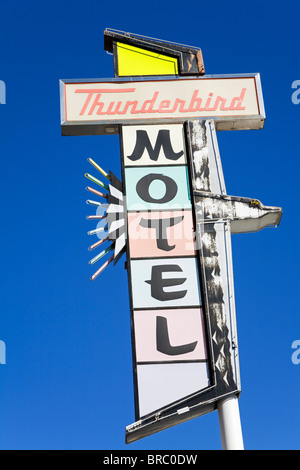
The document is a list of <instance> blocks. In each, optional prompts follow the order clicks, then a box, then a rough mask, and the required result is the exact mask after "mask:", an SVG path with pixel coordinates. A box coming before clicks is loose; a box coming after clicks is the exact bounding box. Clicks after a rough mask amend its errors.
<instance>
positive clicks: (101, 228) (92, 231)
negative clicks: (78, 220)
mask: <svg viewBox="0 0 300 470" xmlns="http://www.w3.org/2000/svg"><path fill="white" fill-rule="evenodd" d="M107 227H108V225H105V227H100V228H95V230H91V231H90V232H88V233H87V234H88V235H95V233H101V232H105V230H107Z"/></svg>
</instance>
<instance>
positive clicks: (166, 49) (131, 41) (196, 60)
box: [104, 28, 205, 75]
mask: <svg viewBox="0 0 300 470" xmlns="http://www.w3.org/2000/svg"><path fill="white" fill-rule="evenodd" d="M117 43H122V44H127V45H129V46H133V47H137V48H140V49H144V50H147V51H151V52H155V53H157V54H163V55H165V56H169V57H173V58H176V59H177V60H178V74H179V75H204V74H205V69H204V64H203V57H202V52H201V49H199V48H195V47H191V46H185V45H183V44H177V43H172V42H168V41H163V40H160V39H154V38H150V37H147V36H141V35H138V34H132V33H127V32H124V31H117V30H114V29H109V28H107V29H105V31H104V49H105V50H106V51H108V52H113V53H114V54H115V52H114V44H117Z"/></svg>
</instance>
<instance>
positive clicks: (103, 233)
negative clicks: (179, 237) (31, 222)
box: [84, 158, 126, 281]
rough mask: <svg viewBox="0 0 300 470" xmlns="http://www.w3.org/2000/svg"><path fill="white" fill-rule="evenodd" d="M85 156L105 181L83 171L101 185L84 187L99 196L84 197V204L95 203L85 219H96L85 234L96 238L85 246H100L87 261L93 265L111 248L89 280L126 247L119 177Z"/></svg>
mask: <svg viewBox="0 0 300 470" xmlns="http://www.w3.org/2000/svg"><path fill="white" fill-rule="evenodd" d="M87 160H88V162H89V163H90V164H91V165H93V167H94V168H95V169H96V170H98V171H99V172H100V173H101V175H102V176H104V178H105V179H106V180H107V183H103V182H102V181H101V180H99V179H98V178H95V177H94V176H92V175H90V174H89V173H85V175H84V176H85V177H86V178H88V179H89V180H90V181H92V182H93V183H94V184H96V185H97V186H100V187H101V191H99V190H98V189H94V188H93V187H90V186H87V187H86V190H87V191H90V192H91V193H93V194H95V195H96V196H98V197H100V198H101V201H98V200H96V201H94V200H90V199H88V200H87V201H86V203H87V204H89V205H91V206H95V207H97V210H96V214H95V215H88V216H87V219H88V220H98V221H99V222H98V225H97V227H96V228H95V229H94V230H90V231H89V232H88V235H97V236H98V237H99V238H100V240H98V241H97V242H95V243H94V244H92V245H91V246H90V247H89V250H90V251H91V250H94V249H95V248H98V247H100V246H101V248H103V249H102V251H101V252H100V253H98V254H97V255H96V256H95V257H94V258H92V259H91V260H90V261H89V264H90V265H94V264H95V263H96V262H97V261H99V260H100V259H102V258H104V257H105V256H106V255H107V254H108V253H109V254H111V252H113V253H112V255H111V256H110V257H109V258H108V259H107V260H106V261H105V262H104V263H103V264H102V265H101V267H100V268H99V269H98V270H97V271H96V272H95V273H94V274H93V275H92V276H91V278H90V279H91V281H94V280H95V279H96V278H97V277H98V276H99V274H101V273H102V272H103V271H104V269H105V268H106V267H107V266H108V265H109V264H110V263H111V262H112V261H113V262H114V264H116V263H117V261H118V260H119V259H120V258H121V256H122V255H123V254H124V252H125V248H126V221H125V211H124V195H123V191H122V183H121V181H120V180H119V179H118V178H117V177H116V176H115V175H114V174H113V173H112V172H111V171H109V173H106V171H104V170H103V169H102V168H101V167H100V166H99V165H98V164H97V163H96V162H95V161H94V160H92V159H91V158H88V159H87ZM103 191H104V192H103ZM103 200H105V202H103ZM102 245H103V246H102Z"/></svg>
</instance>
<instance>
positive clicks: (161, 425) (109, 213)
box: [60, 30, 282, 443]
mask: <svg viewBox="0 0 300 470" xmlns="http://www.w3.org/2000/svg"><path fill="white" fill-rule="evenodd" d="M104 47H105V49H106V50H107V51H109V52H113V57H114V69H115V78H114V79H110V80H109V79H104V80H61V81H60V92H61V129H62V135H66V136H75V135H109V134H119V135H120V143H121V169H122V182H121V181H120V180H119V179H118V178H116V176H115V175H113V174H112V173H111V172H109V173H106V172H105V171H104V170H102V168H101V167H100V166H99V165H98V163H96V162H94V161H93V160H92V159H89V160H90V163H91V164H92V165H93V166H94V168H95V169H96V170H98V175H99V172H100V173H101V180H99V179H98V177H94V176H92V175H90V174H86V176H87V177H88V178H89V179H90V180H91V181H92V182H93V183H95V184H96V186H101V191H99V188H97V189H95V188H94V187H88V188H87V189H88V190H89V191H90V192H92V193H93V194H94V195H96V196H97V198H98V199H97V200H96V201H95V200H92V201H91V200H88V201H87V202H88V203H89V204H91V205H94V206H96V207H97V206H98V207H99V206H101V205H102V202H101V201H103V199H104V200H106V204H107V206H106V207H107V210H106V213H105V214H103V215H99V214H98V215H97V214H96V215H94V216H90V217H89V218H91V219H92V218H94V219H96V220H97V219H98V220H99V219H100V220H103V219H104V221H105V223H106V225H105V226H104V227H100V228H96V229H95V230H93V231H91V232H89V234H90V235H94V234H97V235H98V236H100V234H101V237H100V240H99V241H97V242H96V243H95V244H94V245H92V246H91V247H90V248H91V249H94V248H98V247H99V246H100V245H101V246H102V245H103V246H106V244H108V246H107V248H104V249H102V248H101V250H102V251H101V252H100V253H99V254H98V255H96V256H95V258H93V260H91V262H90V264H94V263H95V262H98V261H99V260H100V259H105V257H106V256H108V257H109V258H107V259H106V261H105V262H104V264H102V265H101V266H100V268H99V269H98V270H97V271H96V273H95V274H94V275H93V276H92V277H91V279H92V280H94V279H96V277H98V275H99V274H100V273H102V272H103V270H104V269H105V268H106V267H107V266H108V264H109V263H111V262H113V263H115V262H117V260H118V259H119V258H120V257H121V256H122V254H123V253H124V252H125V251H126V256H127V261H126V266H127V271H128V280H129V293H130V312H131V325H132V352H133V380H134V390H135V392H134V393H135V422H134V423H133V424H131V425H129V426H127V428H126V442H127V443H129V442H132V441H134V440H136V439H140V438H142V437H145V436H147V435H149V434H152V433H154V432H158V431H161V430H163V429H165V428H167V427H170V426H173V425H176V424H178V423H181V422H183V421H186V420H189V419H192V418H194V417H197V416H200V415H202V414H205V413H208V412H210V411H213V410H215V409H216V408H217V406H218V403H219V402H220V401H221V400H223V399H224V398H226V397H238V396H239V395H240V391H241V387H240V372H239V355H238V342H237V328H236V315H235V302H234V285H233V271H232V256H231V233H243V232H255V231H258V230H261V229H262V228H264V227H266V226H271V225H275V226H276V225H278V224H279V222H280V219H281V213H282V211H281V209H280V208H277V207H271V206H264V205H263V204H262V203H261V202H260V201H258V200H257V199H250V198H244V197H236V196H229V195H227V192H226V187H225V182H224V176H223V171H222V165H221V159H220V154H219V149H218V143H217V136H216V131H218V130H236V129H245V130H246V129H262V128H263V126H264V120H265V112H264V105H263V97H262V89H261V83H260V76H259V74H247V75H245V74H243V75H242V74H240V75H236V74H235V75H206V74H205V70H204V64H203V59H202V53H201V50H200V49H196V48H191V47H188V46H182V45H178V44H176V45H175V44H172V43H168V42H162V41H158V40H154V39H151V38H146V37H143V36H138V35H132V34H129V33H122V32H119V31H113V30H106V31H105V32H104ZM103 176H104V178H105V180H106V182H105V183H103V181H102V180H103ZM103 190H104V191H103ZM99 197H100V202H99Z"/></svg>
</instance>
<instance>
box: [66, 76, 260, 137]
mask: <svg viewBox="0 0 300 470" xmlns="http://www.w3.org/2000/svg"><path fill="white" fill-rule="evenodd" d="M209 118H212V119H215V120H216V121H218V125H217V127H218V129H224V130H226V129H260V128H262V127H263V123H264V119H265V115H264V107H263V100H262V91H261V85H260V77H259V74H249V75H231V76H230V75H210V76H205V77H202V78H199V77H197V78H189V79H187V78H178V77H176V79H174V78H168V79H159V80H153V79H147V80H145V79H143V80H139V81H124V80H120V79H117V80H107V81H97V80H95V81H87V80H83V81H75V80H61V121H62V128H63V133H64V134H65V135H68V134H70V135H72V134H74V133H77V134H78V133H79V134H80V133H81V132H82V134H89V133H90V134H103V133H109V132H111V133H112V132H117V125H118V124H135V123H138V124H142V123H144V124H148V123H153V122H155V121H156V122H157V123H158V122H161V123H163V122H169V123H174V122H183V121H186V120H188V119H189V120H190V119H209ZM110 124H111V126H110ZM75 130H76V132H75Z"/></svg>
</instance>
